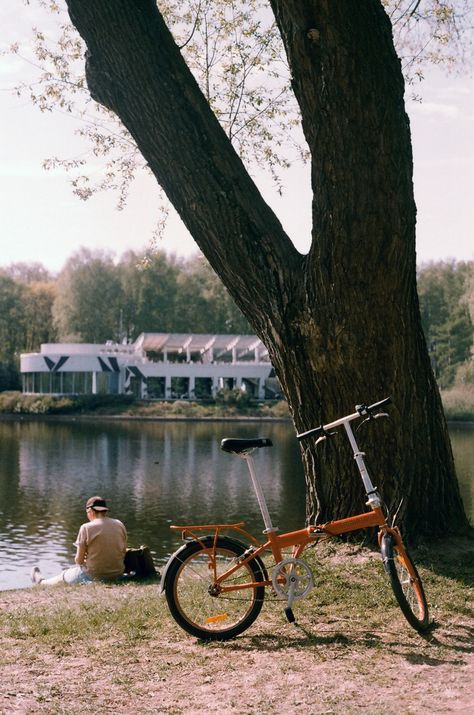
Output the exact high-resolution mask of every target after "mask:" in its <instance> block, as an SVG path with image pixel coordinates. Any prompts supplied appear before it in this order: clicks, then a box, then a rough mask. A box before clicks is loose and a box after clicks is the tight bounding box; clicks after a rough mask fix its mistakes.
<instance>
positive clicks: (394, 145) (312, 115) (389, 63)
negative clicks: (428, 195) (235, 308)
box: [67, 0, 467, 536]
mask: <svg viewBox="0 0 474 715" xmlns="http://www.w3.org/2000/svg"><path fill="white" fill-rule="evenodd" d="M67 4H68V7H69V12H70V15H71V19H72V21H73V23H74V24H75V25H76V27H77V28H78V30H79V32H80V33H81V35H82V36H83V38H84V39H85V41H86V44H87V46H88V57H87V77H88V83H89V88H90V91H91V94H92V96H93V98H94V99H96V100H97V101H98V102H101V103H102V104H104V105H105V106H107V107H109V108H110V109H112V110H113V111H114V112H115V113H116V114H117V115H118V116H119V117H120V119H121V120H122V122H123V123H124V124H125V126H126V127H127V128H128V130H129V131H130V133H131V134H132V135H133V137H134V139H135V141H136V143H137V145H138V147H139V149H140V151H141V152H142V154H143V155H144V157H145V158H146V160H147V161H148V163H149V165H150V168H151V169H152V171H153V173H154V174H155V176H156V178H157V180H158V182H159V183H160V185H161V186H162V187H163V189H164V190H165V191H166V193H167V195H168V197H169V199H170V200H171V202H172V203H173V204H174V206H175V208H176V209H177V211H178V212H179V214H180V216H181V218H182V219H183V221H184V223H185V224H186V226H187V227H188V229H189V231H190V232H191V234H192V235H193V237H194V239H195V240H196V243H197V244H198V245H199V247H200V248H201V250H202V251H203V253H204V254H205V256H206V257H207V259H208V260H209V262H210V264H211V265H212V267H213V268H214V270H215V271H216V272H217V274H218V275H219V276H220V278H221V279H222V281H223V282H224V284H225V285H226V287H227V288H228V290H229V292H230V293H231V295H232V296H233V297H234V299H235V301H236V302H237V304H238V305H239V306H240V308H241V310H242V311H243V312H244V314H245V315H246V317H247V318H248V320H249V321H250V323H251V324H252V325H253V327H254V329H255V331H256V333H257V334H258V335H259V337H260V338H261V339H262V340H263V342H264V343H265V344H266V346H267V347H268V350H269V353H270V357H271V360H272V363H273V365H274V367H275V370H276V373H277V375H278V378H279V380H280V382H281V385H282V388H283V391H284V393H285V396H286V398H287V400H288V404H289V406H290V411H291V414H292V416H293V420H294V423H295V427H296V429H297V430H298V431H303V430H305V429H309V428H311V427H314V426H316V425H318V424H320V423H321V422H322V421H330V420H332V419H335V418H337V417H339V416H342V415H343V414H346V413H348V412H351V411H353V409H354V404H355V403H358V402H366V403H370V402H375V401H377V400H378V399H381V398H383V397H386V396H388V395H391V396H392V397H393V401H394V407H393V409H391V410H390V412H391V416H392V420H391V421H390V422H388V421H387V423H384V424H383V425H382V426H380V424H381V423H380V422H377V424H376V425H375V426H369V428H368V429H367V432H366V433H364V434H363V437H362V439H361V442H362V445H361V446H362V447H363V448H365V449H366V451H367V452H368V453H369V468H370V466H371V465H372V466H373V478H374V481H375V482H376V484H377V485H378V486H379V488H380V489H381V492H382V495H383V497H384V499H385V500H386V502H387V503H388V504H389V505H398V503H399V501H400V499H401V498H402V496H403V497H404V502H403V504H402V507H401V509H400V513H399V516H400V520H401V522H402V525H403V526H404V528H405V531H406V532H409V533H410V534H411V535H413V536H415V535H423V534H428V533H430V534H433V533H445V532H446V531H447V530H455V529H459V528H461V527H465V526H466V524H467V521H466V518H465V516H464V513H463V509H462V503H461V500H460V496H459V491H458V487H457V482H456V478H455V474H454V467H453V460H452V454H451V449H450V444H449V438H448V435H447V430H446V425H445V421H444V416H443V413H442V408H441V403H440V398H439V394H438V390H437V387H436V383H435V381H434V378H433V375H432V372H431V368H430V364H429V359H428V354H427V350H426V346H425V342H424V338H423V334H422V330H421V323H420V316H419V309H418V300H417V294H416V270H415V269H416V265H415V215H416V209H415V204H414V199H413V186H412V156H411V141H410V131H409V123H408V118H407V116H406V114H405V110H404V102H403V79H402V75H401V70H400V63H399V61H398V59H397V57H396V55H395V52H394V49H393V43H392V37H391V27H390V23H389V21H388V19H387V17H386V15H385V13H384V11H383V8H382V6H381V4H380V2H379V0H364V1H363V2H361V3H347V2H333V0H306V2H301V1H300V0H271V5H272V8H273V11H274V13H275V17H276V19H277V22H278V24H279V27H280V31H281V34H282V37H283V41H284V43H285V48H286V52H287V56H288V60H289V64H290V68H291V72H292V78H293V88H294V91H295V95H296V97H297V99H298V102H299V104H300V108H301V114H302V122H303V129H304V132H305V136H306V140H307V142H308V145H309V148H310V151H311V160H312V188H313V195H314V198H313V233H312V245H311V249H310V252H309V254H308V255H307V256H302V255H301V254H299V253H298V251H296V249H295V248H294V246H293V244H292V243H291V241H290V240H289V238H288V237H287V236H286V234H285V233H284V231H283V229H282V227H281V224H280V222H279V221H278V219H277V218H276V216H275V215H274V213H273V212H272V211H271V210H270V208H269V207H268V206H267V205H266V204H265V202H264V201H263V199H262V197H261V195H260V193H259V192H258V189H257V188H256V186H255V185H254V183H253V182H252V180H251V179H250V177H249V175H248V173H247V171H246V170H245V168H244V166H243V164H242V162H241V160H240V159H239V157H238V156H237V154H236V153H235V151H234V149H233V148H232V146H231V144H230V142H229V141H228V139H227V137H226V135H225V133H224V131H223V130H222V128H221V127H220V125H219V124H218V122H217V120H216V118H215V116H214V115H213V114H212V112H211V110H210V108H209V106H208V104H207V102H206V101H205V99H204V97H203V95H202V93H201V92H200V90H199V88H198V86H197V84H196V82H195V80H194V78H193V77H192V75H191V73H190V72H189V70H188V68H187V66H186V64H185V62H184V61H183V59H182V57H181V54H180V52H179V49H178V48H177V46H176V45H175V43H174V41H173V39H172V37H171V35H170V33H169V31H168V29H167V27H166V25H165V23H164V21H163V19H162V17H161V15H160V14H159V11H158V10H157V8H156V7H155V4H154V2H152V0H102V1H101V2H97V3H91V2H89V1H88V0H67ZM343 440H344V437H343V435H342V434H341V435H340V436H338V437H336V438H334V439H333V440H331V441H329V442H327V443H325V445H326V446H325V447H324V448H323V449H322V450H321V451H320V452H319V453H317V452H316V449H315V446H314V444H312V442H311V441H308V442H307V443H305V444H304V445H303V447H302V455H303V462H304V465H305V474H306V480H307V491H308V513H307V516H308V519H309V520H314V519H315V518H318V519H320V520H327V519H331V518H340V517H344V516H347V515H349V514H352V513H355V512H356V511H360V510H363V509H364V494H363V490H362V486H361V483H360V480H359V478H358V475H357V472H356V470H355V465H354V464H353V463H352V462H353V460H352V455H351V454H350V453H349V451H348V449H347V446H346V444H345V443H343ZM371 448H372V449H371Z"/></svg>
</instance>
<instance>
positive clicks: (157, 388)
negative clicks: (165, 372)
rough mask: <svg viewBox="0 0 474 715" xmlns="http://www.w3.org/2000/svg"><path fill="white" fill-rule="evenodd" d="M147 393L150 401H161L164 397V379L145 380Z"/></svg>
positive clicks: (151, 378)
mask: <svg viewBox="0 0 474 715" xmlns="http://www.w3.org/2000/svg"><path fill="white" fill-rule="evenodd" d="M147 393H148V397H149V399H150V400H162V399H164V397H165V378H164V377H149V378H148V380H147Z"/></svg>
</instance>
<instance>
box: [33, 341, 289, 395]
mask: <svg viewBox="0 0 474 715" xmlns="http://www.w3.org/2000/svg"><path fill="white" fill-rule="evenodd" d="M21 373H22V381H23V392H25V393H40V394H52V395H84V394H93V395H96V394H133V395H135V396H136V397H138V398H142V399H202V398H206V397H212V396H214V395H215V394H216V392H217V391H218V390H220V389H226V388H227V389H232V388H236V389H241V390H246V391H248V392H249V393H250V394H251V395H252V396H254V397H257V398H259V399H263V398H265V397H274V396H275V394H276V393H277V392H278V387H277V385H276V381H275V380H274V379H272V378H273V375H274V372H273V368H272V365H271V363H270V361H269V358H268V351H267V349H266V348H265V346H264V345H263V343H262V342H261V341H260V340H259V339H258V338H257V337H256V336H254V335H194V334H173V333H142V334H141V335H140V336H139V337H138V338H137V340H136V341H135V342H134V343H133V344H131V345H121V344H117V343H113V342H107V343H106V344H105V345H95V344H85V343H84V344H82V343H47V344H43V345H41V351H40V352H39V353H27V354H23V355H22V356H21Z"/></svg>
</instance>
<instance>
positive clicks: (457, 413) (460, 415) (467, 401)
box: [441, 383, 474, 422]
mask: <svg viewBox="0 0 474 715" xmlns="http://www.w3.org/2000/svg"><path fill="white" fill-rule="evenodd" d="M441 398H442V401H443V408H444V414H445V415H446V419H447V420H458V421H460V422H474V384H473V383H470V384H466V385H462V386H461V385H458V386H456V387H452V388H451V389H450V390H445V391H443V392H442V393H441Z"/></svg>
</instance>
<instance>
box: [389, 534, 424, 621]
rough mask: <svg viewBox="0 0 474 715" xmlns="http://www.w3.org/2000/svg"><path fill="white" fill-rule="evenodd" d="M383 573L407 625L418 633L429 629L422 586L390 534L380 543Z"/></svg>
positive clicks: (410, 563) (411, 564)
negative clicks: (386, 575)
mask: <svg viewBox="0 0 474 715" xmlns="http://www.w3.org/2000/svg"><path fill="white" fill-rule="evenodd" d="M381 549H382V558H383V564H384V568H385V571H386V572H387V574H388V577H389V579H390V584H391V586H392V590H393V593H394V594H395V598H396V599H397V601H398V605H399V606H400V609H401V611H402V613H403V615H404V616H405V618H406V619H407V621H408V623H409V624H410V625H411V626H412V627H413V628H414V629H415V630H417V631H418V632H419V633H424V632H425V631H426V630H428V628H429V627H430V620H429V616H428V604H427V603H426V598H425V593H424V590H423V584H422V583H421V579H420V576H419V574H418V571H417V570H416V567H415V565H414V563H413V561H412V560H411V558H410V557H409V555H408V553H407V552H406V550H404V553H402V552H401V551H400V549H399V548H398V546H397V543H396V541H395V539H394V538H393V536H392V535H391V534H384V535H383V537H382V543H381Z"/></svg>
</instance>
